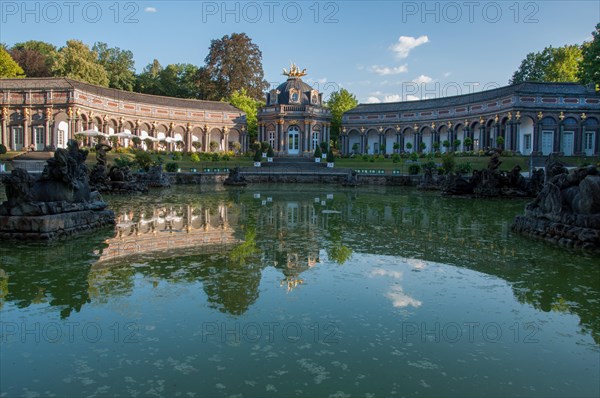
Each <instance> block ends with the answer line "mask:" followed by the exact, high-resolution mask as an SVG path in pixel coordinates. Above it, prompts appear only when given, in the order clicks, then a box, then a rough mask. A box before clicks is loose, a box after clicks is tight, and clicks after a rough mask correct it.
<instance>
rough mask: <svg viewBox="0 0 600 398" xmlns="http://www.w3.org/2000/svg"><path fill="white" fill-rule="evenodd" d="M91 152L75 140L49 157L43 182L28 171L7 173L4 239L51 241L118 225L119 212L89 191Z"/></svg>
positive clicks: (0, 211)
mask: <svg viewBox="0 0 600 398" xmlns="http://www.w3.org/2000/svg"><path fill="white" fill-rule="evenodd" d="M87 154H88V153H87V151H83V150H80V149H79V148H78V145H77V142H76V141H74V140H70V141H69V143H68V149H58V150H56V152H55V153H54V157H53V158H51V159H49V160H48V161H47V164H46V167H45V168H44V171H43V173H42V176H41V177H40V178H39V179H38V180H36V179H35V178H34V177H32V176H31V175H30V174H29V173H28V172H27V171H25V170H23V169H15V170H13V171H12V172H11V174H10V175H8V176H4V177H3V178H2V182H3V183H4V184H6V197H7V200H6V201H5V202H4V203H3V204H2V205H0V238H2V239H27V240H49V239H55V238H59V237H63V236H70V235H73V234H76V233H79V232H83V231H89V230H95V229H98V228H102V227H104V226H107V225H111V224H114V223H115V220H114V213H113V212H112V211H111V210H108V209H106V203H105V202H104V201H103V200H102V197H101V196H100V194H99V193H98V192H97V191H92V190H91V189H90V184H89V179H88V174H87V168H86V166H85V159H86V157H87Z"/></svg>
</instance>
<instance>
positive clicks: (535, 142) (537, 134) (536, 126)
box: [531, 119, 542, 155]
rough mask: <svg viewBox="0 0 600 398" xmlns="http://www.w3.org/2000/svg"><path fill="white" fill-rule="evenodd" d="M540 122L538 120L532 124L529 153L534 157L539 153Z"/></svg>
mask: <svg viewBox="0 0 600 398" xmlns="http://www.w3.org/2000/svg"><path fill="white" fill-rule="evenodd" d="M541 128H542V121H541V120H540V119H538V121H537V122H535V123H534V124H533V145H532V147H531V151H532V152H533V154H534V155H538V152H541V146H540V135H541Z"/></svg>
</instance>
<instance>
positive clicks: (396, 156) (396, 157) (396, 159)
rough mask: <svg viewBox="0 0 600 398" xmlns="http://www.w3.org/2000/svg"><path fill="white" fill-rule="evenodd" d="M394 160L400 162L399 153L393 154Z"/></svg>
mask: <svg viewBox="0 0 600 398" xmlns="http://www.w3.org/2000/svg"><path fill="white" fill-rule="evenodd" d="M392 162H393V163H398V162H400V155H398V154H397V153H395V154H393V155H392Z"/></svg>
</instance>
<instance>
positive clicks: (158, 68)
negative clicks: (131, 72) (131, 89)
mask: <svg viewBox="0 0 600 398" xmlns="http://www.w3.org/2000/svg"><path fill="white" fill-rule="evenodd" d="M162 70H163V67H162V65H161V64H160V62H158V60H157V59H155V60H154V61H152V63H150V64H148V65H146V67H145V68H144V70H143V71H142V73H140V74H139V75H138V76H137V78H136V83H135V89H136V91H138V92H140V93H144V94H155V95H160V94H161V88H160V73H161V72H162Z"/></svg>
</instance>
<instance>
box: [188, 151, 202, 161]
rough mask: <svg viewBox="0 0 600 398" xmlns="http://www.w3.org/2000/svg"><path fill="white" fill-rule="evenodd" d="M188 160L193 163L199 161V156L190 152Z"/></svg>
mask: <svg viewBox="0 0 600 398" xmlns="http://www.w3.org/2000/svg"><path fill="white" fill-rule="evenodd" d="M190 160H191V161H192V162H193V163H198V162H200V156H199V155H198V154H197V153H192V154H191V155H190Z"/></svg>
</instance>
